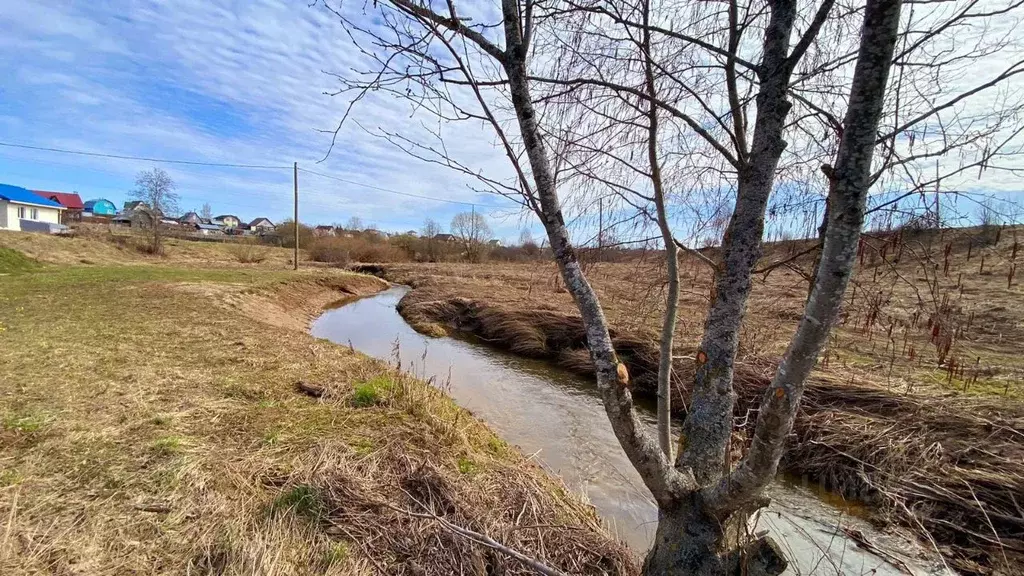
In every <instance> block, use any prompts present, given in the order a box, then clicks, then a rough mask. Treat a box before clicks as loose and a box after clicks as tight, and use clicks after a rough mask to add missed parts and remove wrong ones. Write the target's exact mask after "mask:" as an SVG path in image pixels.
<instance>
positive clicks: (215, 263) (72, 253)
mask: <svg viewBox="0 0 1024 576" xmlns="http://www.w3.org/2000/svg"><path fill="white" fill-rule="evenodd" d="M146 243H147V239H146V238H145V237H144V236H142V235H132V234H131V233H129V232H128V231H127V230H122V231H117V232H116V233H112V232H110V231H109V230H107V229H106V228H104V229H103V230H102V231H96V230H93V231H92V232H90V233H87V234H84V235H77V236H74V237H58V236H46V235H43V234H32V233H28V232H7V231H4V232H0V246H5V247H8V248H12V249H15V250H18V251H19V252H22V253H24V254H25V255H27V256H29V257H31V258H34V259H37V260H39V261H40V262H45V263H48V264H70V265H86V266H92V265H103V266H110V265H140V264H142V265H156V266H201V267H217V268H243V267H244V268H268V269H277V270H284V269H286V268H288V267H289V266H290V264H291V261H292V250H291V249H289V248H277V247H272V246H261V245H253V244H250V245H246V244H243V243H242V242H241V241H239V242H198V241H191V240H182V239H179V238H164V239H163V248H164V254H163V256H154V255H150V254H146V253H145V252H144V250H143V248H144V247H145V246H146ZM301 258H303V255H301V254H300V259H301ZM243 260H247V261H243Z"/></svg>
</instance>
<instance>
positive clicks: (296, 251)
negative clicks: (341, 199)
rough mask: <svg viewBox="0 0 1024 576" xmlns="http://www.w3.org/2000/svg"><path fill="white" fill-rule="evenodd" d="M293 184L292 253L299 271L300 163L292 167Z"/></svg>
mask: <svg viewBox="0 0 1024 576" xmlns="http://www.w3.org/2000/svg"><path fill="white" fill-rule="evenodd" d="M292 182H293V183H294V184H295V221H294V224H295V248H294V250H293V252H292V261H293V264H294V267H293V268H292V269H293V270H298V269H299V163H298V162H296V163H295V164H294V165H293V166H292Z"/></svg>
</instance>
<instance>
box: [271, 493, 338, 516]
mask: <svg viewBox="0 0 1024 576" xmlns="http://www.w3.org/2000/svg"><path fill="white" fill-rule="evenodd" d="M270 511H271V513H273V514H281V513H284V512H293V513H295V514H297V515H299V516H303V517H305V518H309V519H310V520H318V519H320V518H321V517H322V516H323V515H324V514H325V513H326V511H327V505H326V504H324V500H323V497H322V496H320V492H319V491H317V489H316V488H314V487H312V486H310V485H308V484H299V485H298V486H295V487H293V488H291V489H290V490H288V491H286V492H284V493H282V494H281V495H280V496H278V497H277V498H275V499H274V502H273V503H272V504H271V505H270Z"/></svg>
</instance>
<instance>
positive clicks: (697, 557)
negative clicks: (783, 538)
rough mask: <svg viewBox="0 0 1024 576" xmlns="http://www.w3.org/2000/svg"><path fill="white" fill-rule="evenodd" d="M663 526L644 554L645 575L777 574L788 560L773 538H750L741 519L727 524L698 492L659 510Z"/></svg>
mask: <svg viewBox="0 0 1024 576" xmlns="http://www.w3.org/2000/svg"><path fill="white" fill-rule="evenodd" d="M658 518H659V519H658V531H657V533H656V534H655V537H654V544H653V546H652V547H651V550H650V551H649V552H648V553H647V557H646V558H645V560H644V566H643V573H644V574H645V575H646V576H655V575H658V576H662V575H664V576H684V575H685V576H723V575H727V574H729V575H731V574H743V575H745V576H777V575H778V574H781V573H782V572H783V571H785V569H786V567H787V566H788V563H787V561H786V558H785V556H784V555H783V553H782V551H781V550H780V549H779V547H778V545H776V544H775V542H774V541H773V540H772V539H771V538H758V539H756V540H752V541H751V540H748V539H747V536H746V531H745V530H744V529H743V528H744V527H743V526H742V524H741V523H739V522H736V521H730V522H727V523H726V524H725V526H727V527H728V529H726V528H724V527H723V524H722V523H721V522H720V521H719V520H718V519H716V518H715V517H714V516H712V515H710V514H709V513H708V512H707V508H706V507H705V506H703V505H701V504H700V503H698V501H697V495H696V494H691V495H690V497H689V498H687V499H686V500H684V501H683V502H682V503H680V504H679V505H676V506H672V507H667V508H662V509H661V510H659V511H658Z"/></svg>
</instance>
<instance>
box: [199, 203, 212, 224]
mask: <svg viewBox="0 0 1024 576" xmlns="http://www.w3.org/2000/svg"><path fill="white" fill-rule="evenodd" d="M199 217H200V218H202V219H203V220H212V219H213V208H212V207H211V206H210V204H209V203H208V202H204V203H203V208H202V210H201V211H200V212H199Z"/></svg>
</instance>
